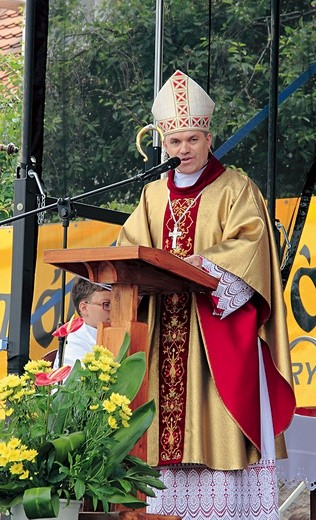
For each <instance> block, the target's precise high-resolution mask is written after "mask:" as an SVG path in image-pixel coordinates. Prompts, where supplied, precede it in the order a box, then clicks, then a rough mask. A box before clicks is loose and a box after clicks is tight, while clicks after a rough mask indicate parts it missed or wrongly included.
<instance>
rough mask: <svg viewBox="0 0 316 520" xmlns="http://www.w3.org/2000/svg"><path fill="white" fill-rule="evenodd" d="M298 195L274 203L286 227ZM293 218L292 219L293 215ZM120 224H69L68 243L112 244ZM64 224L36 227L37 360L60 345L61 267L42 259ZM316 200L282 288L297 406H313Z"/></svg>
mask: <svg viewBox="0 0 316 520" xmlns="http://www.w3.org/2000/svg"><path fill="white" fill-rule="evenodd" d="M296 206H297V200H296V199H282V200H278V201H277V210H276V216H277V218H278V219H279V220H280V222H281V223H282V224H283V225H284V227H285V229H288V227H289V226H290V221H291V217H292V215H293V211H294V210H295V208H296ZM292 220H293V219H292ZM119 229H120V226H118V225H114V224H108V223H102V222H95V221H83V222H77V223H74V222H71V223H70V226H69V232H68V247H69V248H74V247H97V246H109V245H112V244H113V243H114V242H115V240H116V237H117V235H118V232H119ZM62 233H63V230H62V226H61V225H60V224H46V225H44V226H42V227H40V228H39V241H38V244H39V245H38V253H37V266H36V276H35V289H34V299H33V308H32V318H31V337H30V357H31V358H32V359H39V358H41V357H42V356H43V355H45V354H47V353H48V352H50V351H51V350H53V349H56V348H58V340H57V339H56V338H54V337H53V336H52V332H53V331H54V330H55V329H56V328H57V327H58V324H59V321H60V303H61V271H60V270H59V269H56V268H54V267H53V266H50V265H46V264H44V263H43V261H42V258H43V251H44V250H45V249H58V248H61V247H62V246H61V244H62ZM315 236H316V198H315V197H313V199H312V201H311V205H310V208H309V212H308V215H307V220H306V223H305V226H304V229H303V233H302V237H301V240H300V244H299V247H298V249H297V254H296V257H295V261H294V265H293V269H292V271H291V273H290V276H289V280H288V283H287V286H286V289H285V293H284V296H285V302H286V306H287V312H288V329H289V338H290V347H291V357H292V366H293V375H294V383H295V391H296V397H297V405H298V406H302V407H306V406H316V240H315ZM0 243H1V250H2V254H1V256H0V329H1V333H0V339H5V338H6V336H7V333H8V321H9V301H10V283H11V255H12V253H11V251H12V229H11V228H0ZM72 279H73V277H72V276H71V275H68V274H67V275H66V301H65V319H64V321H67V320H68V319H69V318H70V317H71V315H72V314H73V306H72V303H71V302H70V298H69V291H70V289H71V285H72ZM6 369H7V366H6V352H5V351H1V352H0V377H3V375H4V374H5V373H6Z"/></svg>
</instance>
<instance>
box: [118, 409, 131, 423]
mask: <svg viewBox="0 0 316 520" xmlns="http://www.w3.org/2000/svg"><path fill="white" fill-rule="evenodd" d="M120 417H121V419H122V420H123V421H129V420H130V415H127V414H126V413H124V412H122V411H121V412H120Z"/></svg>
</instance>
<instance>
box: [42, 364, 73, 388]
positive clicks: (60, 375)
mask: <svg viewBox="0 0 316 520" xmlns="http://www.w3.org/2000/svg"><path fill="white" fill-rule="evenodd" d="M71 368H72V367H71V366H69V365H66V366H64V367H60V368H57V370H53V371H52V372H50V373H49V374H47V373H45V372H39V373H38V374H36V375H35V381H34V383H35V384H36V385H37V386H47V385H53V384H54V383H59V382H60V381H62V380H63V379H65V378H66V377H67V376H68V374H69V372H70V371H71Z"/></svg>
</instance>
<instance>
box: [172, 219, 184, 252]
mask: <svg viewBox="0 0 316 520" xmlns="http://www.w3.org/2000/svg"><path fill="white" fill-rule="evenodd" d="M181 235H182V232H181V231H178V225H177V224H175V225H174V228H173V231H169V237H172V245H171V247H172V249H175V248H176V247H177V238H178V237H181Z"/></svg>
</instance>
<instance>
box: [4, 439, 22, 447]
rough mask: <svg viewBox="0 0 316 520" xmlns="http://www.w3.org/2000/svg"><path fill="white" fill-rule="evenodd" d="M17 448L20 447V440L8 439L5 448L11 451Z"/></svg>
mask: <svg viewBox="0 0 316 520" xmlns="http://www.w3.org/2000/svg"><path fill="white" fill-rule="evenodd" d="M19 446H21V441H20V439H17V438H16V437H12V439H10V440H9V442H8V444H7V447H8V448H10V449H13V450H14V449H15V448H18V447H19Z"/></svg>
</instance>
